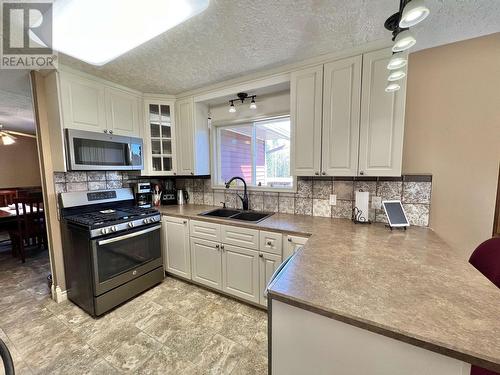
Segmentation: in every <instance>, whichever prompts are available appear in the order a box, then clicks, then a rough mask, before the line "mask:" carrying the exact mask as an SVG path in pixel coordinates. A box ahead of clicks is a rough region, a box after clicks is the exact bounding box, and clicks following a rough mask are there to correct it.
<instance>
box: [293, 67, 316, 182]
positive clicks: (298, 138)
mask: <svg viewBox="0 0 500 375" xmlns="http://www.w3.org/2000/svg"><path fill="white" fill-rule="evenodd" d="M322 91H323V65H319V66H315V67H312V68H308V69H303V70H300V71H297V72H293V73H292V75H291V82H290V100H291V103H290V118H291V122H292V140H293V144H292V158H293V167H292V168H293V174H294V175H295V176H313V175H319V172H320V169H321V104H322V103H321V97H322Z"/></svg>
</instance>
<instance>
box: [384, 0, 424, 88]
mask: <svg viewBox="0 0 500 375" xmlns="http://www.w3.org/2000/svg"><path fill="white" fill-rule="evenodd" d="M429 13H430V11H429V8H427V6H426V5H425V2H424V0H399V11H398V12H397V13H394V14H393V15H392V16H390V17H389V18H388V19H387V20H386V21H385V23H384V27H385V28H386V29H387V30H389V31H392V40H393V41H394V46H393V47H392V51H393V56H392V58H391V60H390V61H389V63H388V64H387V69H389V70H397V71H395V72H391V73H390V74H389V77H388V81H389V82H392V83H389V85H387V87H386V88H385V91H386V92H394V91H397V90H399V89H400V85H399V84H397V83H394V82H393V81H397V80H399V79H401V78H403V77H404V76H405V75H406V73H405V72H404V71H403V70H400V69H402V68H404V67H405V66H406V64H407V63H408V61H407V59H406V56H404V55H402V54H401V53H402V52H403V51H407V50H409V49H410V48H411V47H413V46H414V45H415V43H417V40H416V39H415V37H414V36H413V35H412V33H411V32H410V30H409V29H408V28H409V27H411V26H415V25H416V24H417V23H419V22H421V21H423V20H424V19H425V18H426V17H427V16H428V15H429Z"/></svg>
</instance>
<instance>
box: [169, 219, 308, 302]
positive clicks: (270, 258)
mask: <svg viewBox="0 0 500 375" xmlns="http://www.w3.org/2000/svg"><path fill="white" fill-rule="evenodd" d="M162 222H163V227H162V230H163V238H162V241H163V243H162V245H163V252H164V259H165V269H166V271H167V272H168V273H171V274H173V275H176V276H180V277H182V278H185V279H190V280H193V281H194V282H196V283H199V284H202V285H205V286H207V287H210V288H212V289H216V290H220V291H222V292H224V293H226V294H229V295H231V296H234V297H237V298H239V299H242V300H245V301H248V302H251V303H254V304H259V305H261V306H264V307H267V298H266V297H265V295H264V292H265V290H266V287H267V284H268V283H269V280H270V279H271V276H272V275H273V273H274V271H275V270H276V269H277V268H278V267H279V265H280V264H281V262H282V260H283V259H284V257H283V254H282V253H283V252H286V251H289V252H291V253H293V252H294V250H293V249H295V247H294V248H293V249H292V248H291V247H290V246H291V244H293V245H294V246H299V243H300V244H304V243H305V241H307V238H303V237H296V236H284V235H282V234H281V233H276V232H269V231H263V230H262V231H259V230H257V229H250V228H243V227H238V226H232V225H220V224H216V223H211V222H206V221H201V220H188V219H183V218H177V217H168V216H167V217H163V219H162ZM283 238H287V239H288V240H287V241H286V242H285V243H283ZM290 239H291V240H290ZM290 249H291V250H290ZM285 258H286V256H285Z"/></svg>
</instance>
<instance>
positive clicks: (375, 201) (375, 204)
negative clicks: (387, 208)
mask: <svg viewBox="0 0 500 375" xmlns="http://www.w3.org/2000/svg"><path fill="white" fill-rule="evenodd" d="M372 208H374V209H376V210H380V209H381V208H382V197H377V196H375V195H374V196H373V197H372Z"/></svg>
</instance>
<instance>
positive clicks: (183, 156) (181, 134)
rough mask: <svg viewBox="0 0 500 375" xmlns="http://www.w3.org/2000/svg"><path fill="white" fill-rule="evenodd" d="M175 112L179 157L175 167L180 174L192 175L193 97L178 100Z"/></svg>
mask: <svg viewBox="0 0 500 375" xmlns="http://www.w3.org/2000/svg"><path fill="white" fill-rule="evenodd" d="M175 108H176V112H177V124H178V125H179V129H178V139H179V154H178V156H179V158H178V161H177V166H178V167H177V169H178V171H179V174H181V175H194V139H193V134H194V102H193V98H188V99H182V100H178V101H177V102H176V103H175Z"/></svg>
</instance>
